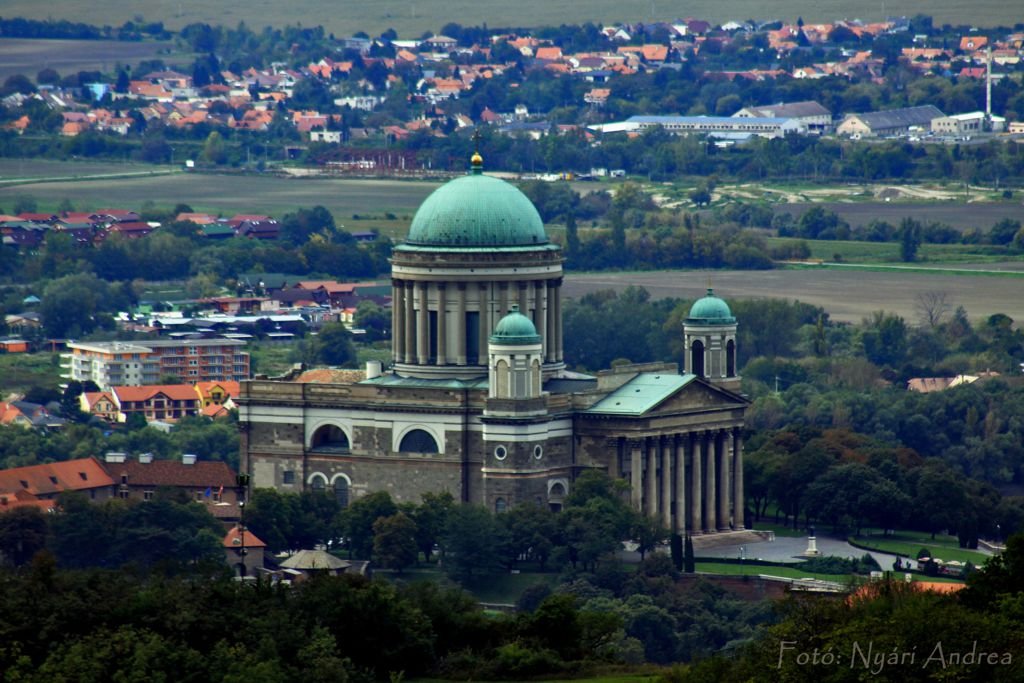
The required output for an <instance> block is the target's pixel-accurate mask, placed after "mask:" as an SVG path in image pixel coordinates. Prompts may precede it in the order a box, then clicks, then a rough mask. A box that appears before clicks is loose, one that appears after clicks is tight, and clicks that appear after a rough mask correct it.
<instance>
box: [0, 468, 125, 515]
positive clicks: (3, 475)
mask: <svg viewBox="0 0 1024 683" xmlns="http://www.w3.org/2000/svg"><path fill="white" fill-rule="evenodd" d="M113 485H114V480H113V479H111V478H110V475H109V474H107V472H106V471H105V470H104V469H103V467H102V466H101V465H100V462H99V461H98V460H96V458H81V459H78V460H65V461H64V462H54V463H49V464H45V465H29V466H27V467H14V468H11V469H6V470H0V508H2V507H4V506H6V507H18V506H20V505H23V504H28V505H33V506H35V507H42V508H43V509H49V510H52V509H53V506H54V505H55V504H56V499H57V497H58V496H60V494H62V493H64V492H65V491H80V492H82V493H84V494H85V495H87V496H88V497H89V498H90V499H92V500H107V499H109V498H110V497H112V495H113ZM33 501H34V502H33Z"/></svg>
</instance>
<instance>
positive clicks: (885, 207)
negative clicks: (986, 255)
mask: <svg viewBox="0 0 1024 683" xmlns="http://www.w3.org/2000/svg"><path fill="white" fill-rule="evenodd" d="M1017 194H1018V195H1019V194H1020V193H1019V192H1018V193H1017ZM812 206H820V207H822V208H824V209H827V210H829V211H835V212H836V213H837V214H839V217H840V218H842V219H843V220H844V221H846V222H847V223H849V224H850V225H851V226H854V227H856V226H858V225H867V224H868V223H870V222H871V221H873V220H876V219H877V220H883V221H888V222H889V223H891V224H893V225H895V226H899V224H900V221H902V220H903V219H904V218H913V219H914V220H917V221H920V222H922V223H931V222H936V223H945V224H946V225H949V226H951V227H953V228H956V229H957V230H961V231H967V230H972V229H974V228H980V229H982V230H984V231H987V230H988V229H989V228H991V227H992V225H993V224H994V223H998V222H999V221H1001V220H1002V219H1004V218H1010V219H1013V220H1020V218H1021V216H1024V203H1022V201H1021V199H1020V198H1019V197H1018V198H1017V199H1016V200H1008V201H1000V202H985V201H981V202H970V203H967V202H965V201H963V200H962V199H961V200H954V201H944V202H928V201H921V202H877V201H871V202H851V203H847V202H820V203H817V202H816V203H813V204H812V203H805V204H778V205H776V206H775V207H774V209H775V213H776V214H779V213H788V214H790V215H792V216H793V217H795V218H799V217H800V216H802V215H803V214H804V213H806V212H807V210H808V209H810V208H811V207H812Z"/></svg>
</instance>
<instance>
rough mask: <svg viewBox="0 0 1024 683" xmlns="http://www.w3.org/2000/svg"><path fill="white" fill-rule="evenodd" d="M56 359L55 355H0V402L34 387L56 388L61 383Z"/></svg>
mask: <svg viewBox="0 0 1024 683" xmlns="http://www.w3.org/2000/svg"><path fill="white" fill-rule="evenodd" d="M58 358H59V356H58V354H55V353H3V354H0V400H2V399H3V397H4V396H6V395H7V394H10V393H24V392H25V391H28V389H30V388H31V387H34V386H43V387H50V388H56V387H57V385H58V384H60V382H61V378H60V366H59V365H58Z"/></svg>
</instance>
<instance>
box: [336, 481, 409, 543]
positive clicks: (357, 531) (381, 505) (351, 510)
mask: <svg viewBox="0 0 1024 683" xmlns="http://www.w3.org/2000/svg"><path fill="white" fill-rule="evenodd" d="M397 512H398V507H397V506H396V505H395V502H394V501H393V500H391V496H390V495H388V492H387V491H376V492H374V493H371V494H369V495H367V496H363V497H362V498H360V499H358V500H356V501H355V502H354V503H352V504H351V505H349V506H348V507H347V508H345V509H344V510H343V511H342V512H341V515H340V526H341V528H342V529H343V530H344V534H345V536H346V539H347V541H348V551H349V557H359V558H366V559H369V558H370V557H371V556H372V555H373V524H374V522H376V521H377V520H378V519H381V518H382V517H391V516H392V515H394V514H395V513H397Z"/></svg>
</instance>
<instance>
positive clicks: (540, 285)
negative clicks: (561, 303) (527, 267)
mask: <svg viewBox="0 0 1024 683" xmlns="http://www.w3.org/2000/svg"><path fill="white" fill-rule="evenodd" d="M534 291H535V292H536V294H537V320H536V321H535V323H536V325H537V331H538V332H540V342H541V349H540V357H541V359H542V360H543V361H547V358H548V349H550V348H551V339H550V337H549V335H550V334H551V333H550V331H549V330H548V287H547V285H546V284H545V282H544V280H538V281H537V282H535V283H534Z"/></svg>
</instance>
